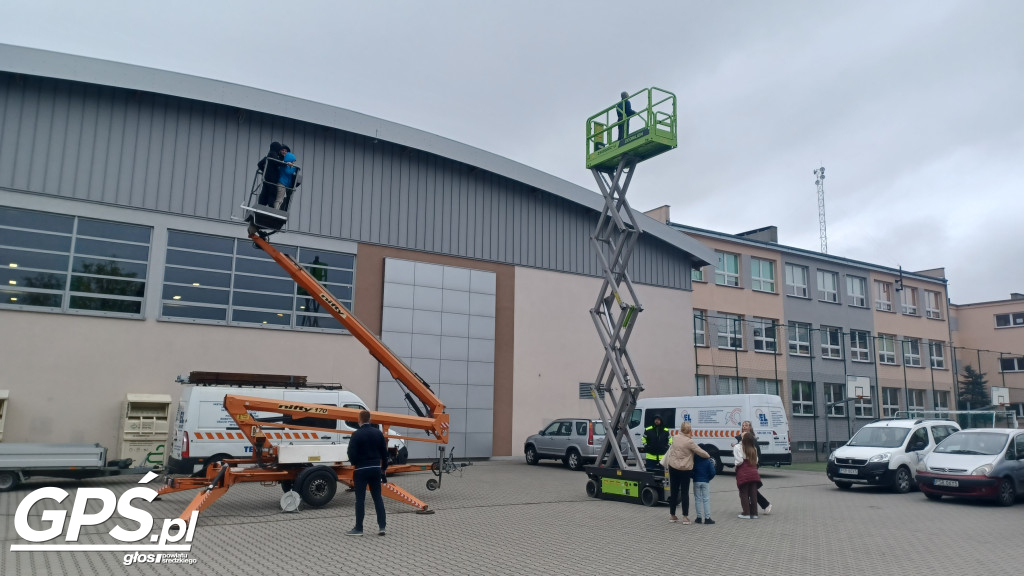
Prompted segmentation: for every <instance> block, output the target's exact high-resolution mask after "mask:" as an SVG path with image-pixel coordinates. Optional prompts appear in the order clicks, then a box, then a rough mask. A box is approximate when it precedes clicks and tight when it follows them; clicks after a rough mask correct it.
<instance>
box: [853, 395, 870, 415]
mask: <svg viewBox="0 0 1024 576" xmlns="http://www.w3.org/2000/svg"><path fill="white" fill-rule="evenodd" d="M853 416H854V417H855V418H874V417H875V405H874V403H873V401H872V400H871V398H858V399H857V400H854V401H853Z"/></svg>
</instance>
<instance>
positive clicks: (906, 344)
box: [903, 338, 921, 368]
mask: <svg viewBox="0 0 1024 576" xmlns="http://www.w3.org/2000/svg"><path fill="white" fill-rule="evenodd" d="M903 363H904V364H905V365H907V366H915V367H918V368H920V367H921V341H920V340H919V339H917V338H907V339H906V340H904V341H903Z"/></svg>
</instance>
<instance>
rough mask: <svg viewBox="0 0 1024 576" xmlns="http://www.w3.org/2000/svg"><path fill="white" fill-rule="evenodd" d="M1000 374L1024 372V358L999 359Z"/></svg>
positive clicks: (1004, 357)
mask: <svg viewBox="0 0 1024 576" xmlns="http://www.w3.org/2000/svg"><path fill="white" fill-rule="evenodd" d="M999 371H1000V372H1024V358H1021V357H1019V356H1018V357H1012V356H1003V357H1002V358H1000V359H999Z"/></svg>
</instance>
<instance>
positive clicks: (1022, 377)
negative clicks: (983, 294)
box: [953, 300, 1024, 404]
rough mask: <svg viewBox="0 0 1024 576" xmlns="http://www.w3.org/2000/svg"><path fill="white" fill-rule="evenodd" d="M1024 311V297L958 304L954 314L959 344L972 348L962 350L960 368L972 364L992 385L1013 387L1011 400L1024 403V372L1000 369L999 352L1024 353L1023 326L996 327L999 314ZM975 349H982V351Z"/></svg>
mask: <svg viewBox="0 0 1024 576" xmlns="http://www.w3.org/2000/svg"><path fill="white" fill-rule="evenodd" d="M1021 312H1024V300H1002V301H999V302H983V303H980V304H970V305H965V306H956V307H955V308H953V315H954V317H955V318H956V327H957V330H956V332H954V338H955V339H956V345H957V346H958V347H959V346H962V347H964V348H970V349H973V350H968V351H961V352H960V357H959V358H960V362H961V370H962V369H963V365H965V364H970V365H971V366H972V367H973V368H975V369H979V366H978V360H977V359H978V357H979V356H980V358H981V365H980V371H981V372H983V373H984V374H985V380H986V381H987V382H988V385H989V386H1006V387H1007V388H1010V402H1012V403H1015V404H1016V403H1021V402H1024V372H1006V373H1003V372H1000V365H999V353H1000V352H1003V353H1005V354H1006V355H1007V356H1018V357H1020V356H1024V327H1011V328H996V319H995V316H996V314H1013V313H1021ZM976 350H983V351H984V352H981V353H980V354H979V353H978V352H976Z"/></svg>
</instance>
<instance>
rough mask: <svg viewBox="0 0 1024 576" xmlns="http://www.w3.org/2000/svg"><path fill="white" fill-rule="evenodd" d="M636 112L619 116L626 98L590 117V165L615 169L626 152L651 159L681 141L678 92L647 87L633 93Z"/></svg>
mask: <svg viewBox="0 0 1024 576" xmlns="http://www.w3.org/2000/svg"><path fill="white" fill-rule="evenodd" d="M628 100H629V102H630V105H631V107H632V109H633V112H634V115H632V116H629V117H628V118H623V119H622V120H619V119H618V114H616V109H617V108H619V107H620V106H621V105H622V103H623V101H622V100H620V101H618V102H616V103H614V104H612V105H611V106H609V107H607V108H605V109H604V110H601V111H600V112H598V113H597V114H594V115H593V116H591V117H590V118H587V168H598V169H607V170H612V169H614V168H615V167H616V166H618V163H619V159H620V158H621V157H622V156H623V155H626V154H628V155H630V156H633V157H635V158H637V159H638V160H641V161H642V160H647V159H648V158H653V157H654V156H657V155H658V154H662V153H664V152H668V151H669V150H671V149H673V148H675V147H676V144H677V123H676V95H675V94H673V93H671V92H669V91H667V90H662V89H660V88H655V87H651V88H644V89H643V90H640V91H638V92H635V93H633V94H630V95H629V98H628Z"/></svg>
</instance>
